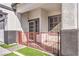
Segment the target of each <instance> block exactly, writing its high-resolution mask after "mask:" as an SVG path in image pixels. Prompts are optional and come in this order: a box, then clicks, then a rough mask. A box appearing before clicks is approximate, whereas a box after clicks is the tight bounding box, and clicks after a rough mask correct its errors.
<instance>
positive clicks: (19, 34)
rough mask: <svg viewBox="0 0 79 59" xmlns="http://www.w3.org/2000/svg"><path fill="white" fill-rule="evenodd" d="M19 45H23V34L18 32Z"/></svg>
mask: <svg viewBox="0 0 79 59" xmlns="http://www.w3.org/2000/svg"><path fill="white" fill-rule="evenodd" d="M18 43H19V44H22V32H18Z"/></svg>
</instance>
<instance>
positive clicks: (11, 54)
mask: <svg viewBox="0 0 79 59" xmlns="http://www.w3.org/2000/svg"><path fill="white" fill-rule="evenodd" d="M4 56H18V55H16V54H14V53H9V54H6V55H4Z"/></svg>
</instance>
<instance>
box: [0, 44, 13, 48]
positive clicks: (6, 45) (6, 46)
mask: <svg viewBox="0 0 79 59" xmlns="http://www.w3.org/2000/svg"><path fill="white" fill-rule="evenodd" d="M0 46H1V47H3V48H10V47H12V46H14V45H9V44H2V45H0Z"/></svg>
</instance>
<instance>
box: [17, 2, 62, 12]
mask: <svg viewBox="0 0 79 59" xmlns="http://www.w3.org/2000/svg"><path fill="white" fill-rule="evenodd" d="M36 8H43V9H45V10H47V11H53V10H60V8H61V4H60V3H24V4H18V5H17V12H19V13H24V12H28V11H31V10H33V9H36Z"/></svg>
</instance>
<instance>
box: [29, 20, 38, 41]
mask: <svg viewBox="0 0 79 59" xmlns="http://www.w3.org/2000/svg"><path fill="white" fill-rule="evenodd" d="M36 32H39V19H33V20H31V21H29V38H30V40H31V41H33V42H35V41H36V34H37V33H36Z"/></svg>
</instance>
